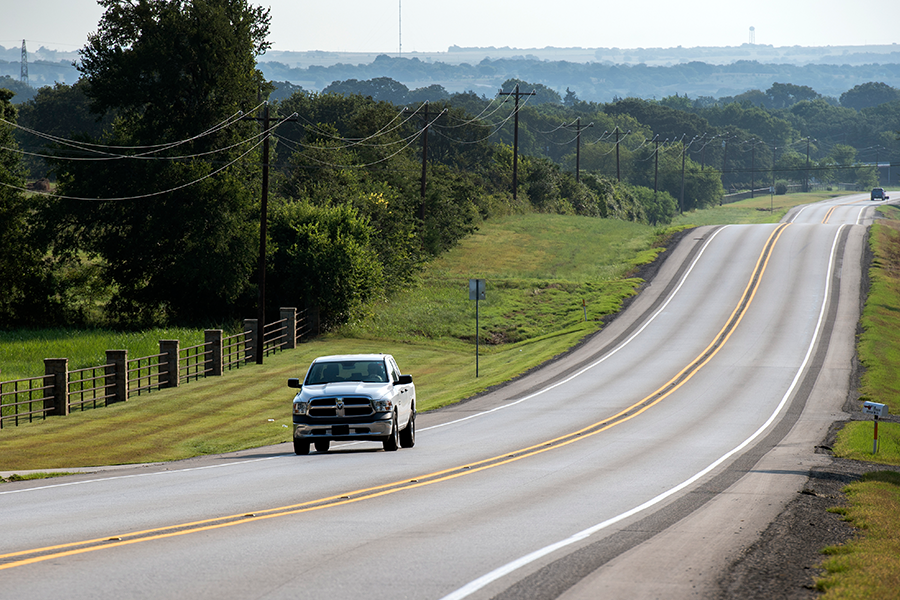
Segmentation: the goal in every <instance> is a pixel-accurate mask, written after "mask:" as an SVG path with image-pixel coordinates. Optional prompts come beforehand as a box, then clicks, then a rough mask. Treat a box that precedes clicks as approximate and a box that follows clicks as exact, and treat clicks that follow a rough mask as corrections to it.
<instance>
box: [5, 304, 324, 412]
mask: <svg viewBox="0 0 900 600" xmlns="http://www.w3.org/2000/svg"><path fill="white" fill-rule="evenodd" d="M243 329H244V331H242V332H240V333H237V334H234V335H230V336H224V335H223V332H222V330H221V329H207V330H206V331H205V333H204V342H203V343H202V344H198V345H196V346H189V347H186V348H181V347H180V344H179V341H178V340H160V342H159V354H153V355H151V356H142V357H140V358H134V359H129V358H128V351H127V350H107V351H106V364H103V365H99V366H95V367H86V368H83V369H74V370H69V359H67V358H45V359H44V375H42V376H37V377H28V378H26V379H16V380H12V381H0V429H2V428H3V427H6V426H8V425H10V424H12V425H19V424H20V423H26V422H28V423H30V422H31V421H33V420H35V419H44V418H46V417H47V416H48V415H60V416H63V415H68V414H69V413H70V412H72V411H74V410H85V409H90V408H98V407H101V406H108V405H110V404H112V403H114V402H124V401H126V400H128V398H129V397H132V396H137V395H140V394H142V393H148V392H151V391H153V390H158V389H161V388H170V387H178V386H179V385H181V384H185V383H189V382H190V381H196V380H197V379H200V378H201V377H216V376H221V375H222V374H223V373H224V372H225V371H226V370H231V369H237V368H240V367H241V366H242V365H245V364H246V363H248V362H254V361H255V358H256V348H257V344H262V345H263V353H264V354H265V355H266V356H268V355H269V354H272V353H274V352H278V351H282V350H288V349H291V348H296V347H297V344H298V343H300V342H301V341H303V340H305V339H308V338H309V337H310V334H311V328H310V326H309V318H308V315H307V313H306V311H301V312H299V313H298V311H297V309H295V308H282V309H281V319H280V320H278V321H275V322H273V323H268V324H266V325H264V326H263V328H262V335H259V328H258V326H257V322H256V319H246V320H245V321H244V328H243Z"/></svg>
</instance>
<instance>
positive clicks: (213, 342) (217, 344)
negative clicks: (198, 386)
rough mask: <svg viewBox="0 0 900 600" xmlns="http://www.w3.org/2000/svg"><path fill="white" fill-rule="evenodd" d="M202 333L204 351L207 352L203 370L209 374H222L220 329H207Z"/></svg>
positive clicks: (213, 375)
mask: <svg viewBox="0 0 900 600" xmlns="http://www.w3.org/2000/svg"><path fill="white" fill-rule="evenodd" d="M203 335H204V341H205V342H206V351H207V352H209V354H208V355H207V359H206V369H205V370H206V371H208V374H209V376H211V377H218V376H219V375H221V374H222V330H221V329H207V330H206V331H205V332H204V334H203Z"/></svg>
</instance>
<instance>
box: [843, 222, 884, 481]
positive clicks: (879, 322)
mask: <svg viewBox="0 0 900 600" xmlns="http://www.w3.org/2000/svg"><path fill="white" fill-rule="evenodd" d="M880 211H881V212H882V214H883V215H884V216H885V218H884V219H880V220H879V221H877V222H876V223H875V225H874V226H873V227H872V229H871V232H870V234H869V245H870V246H871V249H872V252H873V253H874V260H873V262H872V266H871V267H870V269H869V279H870V288H869V296H868V299H867V300H866V304H865V307H864V308H863V313H862V318H861V324H862V330H863V331H862V333H861V334H860V336H859V339H858V343H857V352H858V354H859V361H860V364H861V365H862V366H863V367H864V372H863V375H862V378H861V381H860V400H859V403H860V405H861V404H862V403H863V402H865V401H866V400H870V401H873V402H878V403H880V404H886V405H887V407H888V411H889V412H890V413H891V414H894V415H896V414H900V378H898V377H897V370H898V366H900V336H898V332H900V209H898V208H895V207H891V206H886V207H882V208H881V209H880ZM898 430H900V424H893V423H885V422H882V423H880V424H879V427H878V432H879V436H878V437H879V440H880V441H881V450H879V452H878V454H877V455H875V456H873V455H872V434H873V425H872V422H871V421H854V422H851V423H848V424H847V425H846V426H845V427H844V428H843V429H842V430H841V432H840V433H839V435H838V440H837V443H836V445H835V452H836V453H837V455H838V456H841V457H844V458H853V459H857V460H870V461H875V462H882V463H885V464H893V465H900V448H898V444H900V431H898Z"/></svg>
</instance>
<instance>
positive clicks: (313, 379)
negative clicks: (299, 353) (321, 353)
mask: <svg viewBox="0 0 900 600" xmlns="http://www.w3.org/2000/svg"><path fill="white" fill-rule="evenodd" d="M343 381H359V382H369V383H384V382H386V381H387V372H386V371H385V369H384V362H383V361H380V360H343V361H340V362H320V363H316V364H314V365H313V366H312V368H311V369H310V370H309V374H308V375H307V376H306V385H322V384H325V383H338V382H343Z"/></svg>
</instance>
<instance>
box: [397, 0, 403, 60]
mask: <svg viewBox="0 0 900 600" xmlns="http://www.w3.org/2000/svg"><path fill="white" fill-rule="evenodd" d="M397 42H398V43H399V44H400V46H399V47H398V48H397V56H398V57H399V56H400V55H401V54H403V0H397Z"/></svg>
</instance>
